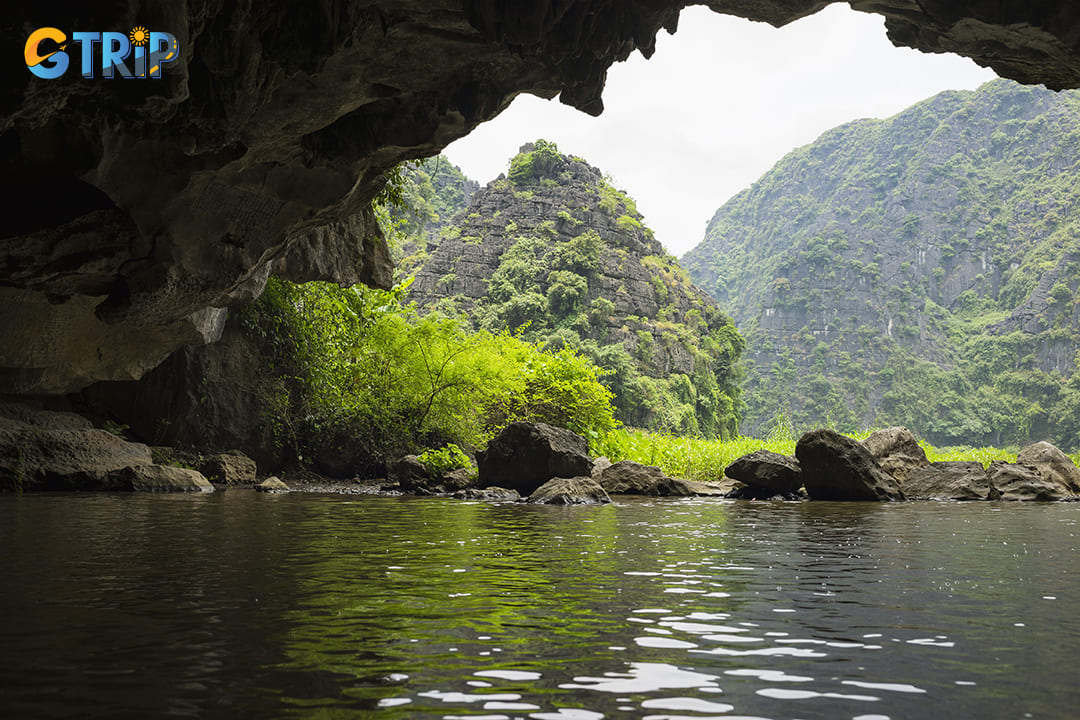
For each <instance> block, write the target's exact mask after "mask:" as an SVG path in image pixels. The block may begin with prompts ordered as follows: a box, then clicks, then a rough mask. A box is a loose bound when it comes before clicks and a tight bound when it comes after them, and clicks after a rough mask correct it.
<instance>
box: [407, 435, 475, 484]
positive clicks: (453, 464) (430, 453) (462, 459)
mask: <svg viewBox="0 0 1080 720" xmlns="http://www.w3.org/2000/svg"><path fill="white" fill-rule="evenodd" d="M417 459H418V460H419V461H420V464H421V465H423V466H424V469H425V470H427V471H428V474H429V475H431V476H437V475H441V474H442V473H445V472H449V471H451V470H457V469H458V468H467V467H472V462H471V461H470V460H469V456H468V455H466V454H465V452H464V451H463V450H462V449H461V448H460V447H458V446H457V444H455V443H448V444H447V445H445V446H443V447H441V448H439V449H437V450H425V451H424V452H422V453H420V455H419V456H418V458H417Z"/></svg>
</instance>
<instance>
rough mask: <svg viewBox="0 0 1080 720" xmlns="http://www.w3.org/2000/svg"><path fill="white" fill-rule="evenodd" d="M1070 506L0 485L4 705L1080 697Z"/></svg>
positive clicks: (997, 704) (948, 713)
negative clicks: (120, 490) (562, 502)
mask: <svg viewBox="0 0 1080 720" xmlns="http://www.w3.org/2000/svg"><path fill="white" fill-rule="evenodd" d="M1078 521H1080V504H1010V505H1006V504H996V503H970V504H962V503H941V504H938V503H907V504H870V503H848V504H841V503H824V502H801V503H772V502H754V503H747V502H731V501H718V500H714V499H694V500H620V501H617V502H616V503H615V504H613V505H608V506H598V507H547V506H529V505H518V504H483V503H468V502H460V501H451V500H444V499H436V498H388V497H365V496H340V495H319V494H307V493H293V494H290V495H281V496H272V495H260V494H257V493H254V492H251V491H249V490H230V491H227V492H219V493H215V494H213V495H209V496H179V495H169V496H160V495H158V496H155V495H141V494H131V495H119V494H92V495H66V494H65V495H62V494H56V495H52V494H39V495H26V496H23V497H15V496H10V495H8V496H0V577H2V578H3V590H2V593H0V619H2V623H3V624H2V626H0V628H2V629H0V717H4V718H37V717H42V718H53V717H72V718H75V717H78V718H146V717H222V718H225V717H230V718H231V717H298V718H369V717H370V718H387V719H393V718H447V717H453V718H456V717H470V718H489V719H491V720H495V719H497V718H537V719H541V720H547V719H566V720H594V719H599V718H628V719H629V718H654V719H656V720H659V719H661V718H672V719H675V718H680V719H681V718H696V719H699V720H700V719H702V718H713V717H716V718H726V719H728V720H730V719H732V718H746V717H756V718H771V719H779V718H850V719H853V720H855V719H857V720H881V719H883V718H891V719H893V720H896V719H898V718H1028V717H1031V718H1074V717H1077V716H1078V713H1080V682H1078V680H1077V672H1078V671H1077V660H1078V658H1080V613H1078V610H1080V603H1078V598H1080V576H1078V573H1077V567H1078V566H1077V563H1076V551H1077V547H1078V545H1080V542H1078V538H1077V535H1078V533H1080V527H1078V526H1077V523H1078Z"/></svg>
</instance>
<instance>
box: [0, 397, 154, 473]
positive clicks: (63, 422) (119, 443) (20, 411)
mask: <svg viewBox="0 0 1080 720" xmlns="http://www.w3.org/2000/svg"><path fill="white" fill-rule="evenodd" d="M152 464H153V460H152V456H151V454H150V448H148V447H147V446H146V445H142V444H140V443H132V442H128V441H126V440H124V439H122V438H120V437H117V436H116V435H114V434H112V433H110V432H106V431H105V430H98V429H96V428H94V427H92V426H91V425H90V423H89V422H88V421H86V420H85V419H83V418H81V417H79V416H78V415H74V414H71V413H56V412H48V411H35V410H31V409H30V408H26V407H13V406H5V407H4V409H3V410H0V488H2V489H7V490H18V489H22V490H95V489H101V488H104V487H107V486H108V485H110V484H111V483H118V482H120V481H119V480H110V474H111V473H114V472H116V471H119V470H122V469H124V468H127V467H135V466H143V465H152Z"/></svg>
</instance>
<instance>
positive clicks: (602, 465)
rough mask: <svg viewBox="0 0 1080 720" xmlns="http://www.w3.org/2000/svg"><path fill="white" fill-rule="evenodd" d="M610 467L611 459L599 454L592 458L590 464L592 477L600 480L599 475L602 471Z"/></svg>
mask: <svg viewBox="0 0 1080 720" xmlns="http://www.w3.org/2000/svg"><path fill="white" fill-rule="evenodd" d="M609 467H611V460H610V459H608V458H606V457H604V456H603V455H601V456H600V457H598V458H596V459H595V460H593V466H592V479H593V480H595V481H597V482H600V476H601V475H603V474H604V471H605V470H607V469H608V468H609Z"/></svg>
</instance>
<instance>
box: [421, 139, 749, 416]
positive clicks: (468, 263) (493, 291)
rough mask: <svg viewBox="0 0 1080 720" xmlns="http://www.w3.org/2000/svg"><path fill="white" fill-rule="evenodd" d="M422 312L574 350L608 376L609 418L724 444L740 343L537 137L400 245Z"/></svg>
mask: <svg viewBox="0 0 1080 720" xmlns="http://www.w3.org/2000/svg"><path fill="white" fill-rule="evenodd" d="M405 251H406V253H407V254H406V256H405V257H404V258H403V260H402V262H401V268H402V273H403V274H413V275H415V282H414V283H413V285H412V286H411V289H410V295H409V299H410V300H414V301H415V302H416V303H417V304H418V305H419V306H420V307H421V308H422V309H426V310H429V311H439V312H442V313H444V314H446V315H449V316H463V317H466V318H467V319H468V320H469V321H470V322H471V323H472V325H473V326H474V327H476V328H482V329H487V330H491V331H493V332H500V331H504V330H509V331H511V332H514V333H517V334H520V335H521V336H523V337H524V338H525V339H527V340H530V341H533V342H538V343H542V344H543V345H545V346H546V347H549V348H556V349H557V348H560V347H563V346H567V345H569V346H571V347H574V348H575V349H578V350H580V351H582V352H583V353H585V354H587V355H588V356H590V357H591V358H592V359H593V361H594V362H596V364H598V365H600V366H601V367H603V368H605V369H607V370H608V371H609V375H608V376H607V377H606V378H605V382H606V383H607V384H608V386H609V387H610V389H611V390H612V392H613V393H614V394H615V404H616V407H617V410H618V417H619V419H620V420H621V421H622V422H624V423H626V424H628V425H633V426H638V427H650V428H654V429H663V430H668V431H675V432H683V433H689V434H702V435H707V436H717V435H731V434H733V433H734V432H735V431H736V428H737V425H738V411H739V409H740V399H739V395H740V390H739V381H738V378H737V376H736V364H737V361H738V359H739V356H740V353H741V352H742V348H743V344H744V343H743V339H742V337H741V336H740V335H739V333H738V332H737V331H736V330H735V327H734V324H733V323H732V321H731V320H730V319H729V318H728V317H727V316H726V315H724V314H723V313H721V312H720V310H719V309H718V308H717V306H716V304H715V303H714V302H713V301H712V300H711V299H710V298H709V297H708V296H707V295H706V294H705V293H703V292H702V291H700V290H699V289H698V288H696V287H694V285H693V284H692V283H691V282H690V280H689V278H688V277H687V275H686V273H685V271H684V270H683V269H682V268H681V267H680V266H679V264H678V263H677V262H676V261H675V259H674V258H673V257H671V256H670V255H668V254H667V253H666V252H665V251H664V249H663V247H662V246H661V245H660V243H658V242H657V241H656V240H655V239H654V238H653V235H652V232H651V231H650V230H649V229H648V228H647V227H645V226H644V225H643V223H642V218H641V215H640V214H639V213H638V212H637V209H636V207H635V205H634V202H633V200H632V199H630V198H629V197H627V196H626V195H625V194H624V193H622V192H620V191H619V190H616V189H615V188H614V187H612V185H611V184H610V183H609V182H608V181H607V180H605V178H604V176H603V175H602V173H601V172H600V171H599V170H597V169H596V168H594V167H592V166H591V165H589V164H588V163H587V162H585V161H584V160H582V159H581V158H576V157H569V156H566V155H563V154H561V153H560V152H559V151H558V148H557V147H555V145H554V143H549V142H546V141H543V140H539V141H537V142H536V143H535V144H533V145H527V146H525V147H523V148H522V152H521V153H520V154H519V155H517V156H516V157H514V158H513V159H512V160H511V163H510V169H509V173H508V176H506V177H500V178H499V179H498V180H495V181H494V182H492V183H491V184H489V185H488V186H487V187H486V188H483V189H481V190H479V191H477V192H476V193H475V195H473V196H472V200H471V202H470V204H469V206H468V207H467V208H466V209H465V210H464V211H462V212H461V213H460V214H459V215H458V216H457V217H456V218H455V219H454V220H453V221H452V222H451V223H450V224H449V225H448V226H447V227H445V228H443V229H442V231H441V232H429V233H427V234H426V235H425V236H424V237H423V238H422V239H419V240H417V241H415V242H413V243H411V244H408V245H406V246H405Z"/></svg>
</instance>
